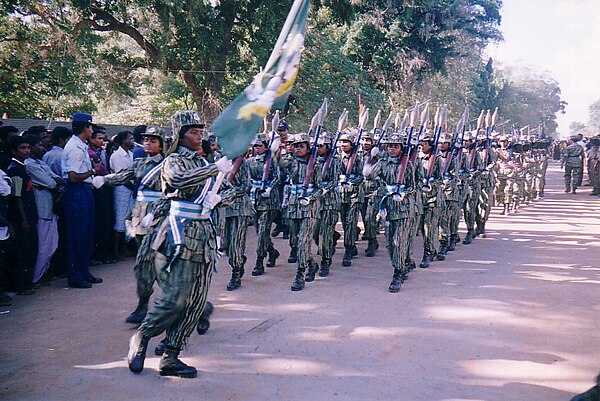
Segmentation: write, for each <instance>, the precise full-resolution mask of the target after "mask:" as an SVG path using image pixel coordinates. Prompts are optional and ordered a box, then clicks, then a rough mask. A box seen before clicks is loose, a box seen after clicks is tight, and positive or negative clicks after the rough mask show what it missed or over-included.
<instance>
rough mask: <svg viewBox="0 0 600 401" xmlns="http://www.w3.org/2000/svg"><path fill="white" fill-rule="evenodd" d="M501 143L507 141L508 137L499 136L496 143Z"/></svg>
mask: <svg viewBox="0 0 600 401" xmlns="http://www.w3.org/2000/svg"><path fill="white" fill-rule="evenodd" d="M502 141H508V136H506V135H500V138H498V142H502Z"/></svg>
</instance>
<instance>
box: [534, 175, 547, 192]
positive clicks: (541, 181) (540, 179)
mask: <svg viewBox="0 0 600 401" xmlns="http://www.w3.org/2000/svg"><path fill="white" fill-rule="evenodd" d="M545 188H546V174H545V171H540V172H538V173H537V174H536V177H535V191H536V193H537V194H538V195H541V194H543V193H544V189H545Z"/></svg>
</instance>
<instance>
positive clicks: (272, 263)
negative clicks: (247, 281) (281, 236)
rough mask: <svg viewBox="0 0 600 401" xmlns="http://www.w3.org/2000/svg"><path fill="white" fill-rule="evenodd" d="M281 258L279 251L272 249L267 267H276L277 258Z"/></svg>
mask: <svg viewBox="0 0 600 401" xmlns="http://www.w3.org/2000/svg"><path fill="white" fill-rule="evenodd" d="M278 257H279V251H278V250H277V249H275V248H271V250H270V251H269V260H267V267H275V263H277V258H278Z"/></svg>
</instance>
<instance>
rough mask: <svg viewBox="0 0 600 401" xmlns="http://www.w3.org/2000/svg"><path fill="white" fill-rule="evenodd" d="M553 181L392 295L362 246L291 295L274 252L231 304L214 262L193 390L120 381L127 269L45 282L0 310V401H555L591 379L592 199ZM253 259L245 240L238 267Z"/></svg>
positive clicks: (383, 269) (595, 297)
mask: <svg viewBox="0 0 600 401" xmlns="http://www.w3.org/2000/svg"><path fill="white" fill-rule="evenodd" d="M561 180H562V177H561V173H560V171H559V169H558V166H557V165H556V164H551V167H550V169H549V172H548V181H549V184H548V187H547V191H546V197H545V198H544V199H543V200H540V201H537V202H535V203H534V204H531V205H529V206H526V207H523V208H522V209H520V210H519V212H518V213H516V214H512V215H510V216H500V215H499V212H498V210H494V211H493V215H492V217H491V219H490V222H489V227H488V237H487V238H485V239H477V240H475V241H474V242H473V244H471V245H469V246H465V245H460V246H459V247H458V248H457V250H456V251H455V252H453V253H451V254H449V256H448V258H447V259H446V261H445V262H435V263H433V264H432V266H431V267H430V268H429V269H426V270H424V269H417V270H416V271H414V272H413V273H412V275H411V277H410V278H409V280H408V281H407V282H406V283H405V284H404V285H403V286H402V290H401V291H400V292H399V293H397V294H390V293H389V292H388V291H387V287H388V284H389V281H390V279H391V274H392V271H391V268H390V265H389V261H388V257H387V254H386V252H384V250H383V249H381V250H380V251H379V252H378V254H377V256H376V257H374V258H366V257H364V253H363V251H364V249H365V248H366V243H365V242H364V241H361V242H360V243H359V248H360V256H359V257H358V258H356V259H354V262H353V265H352V267H349V268H342V267H341V258H342V254H343V251H342V250H341V248H339V247H338V252H337V253H336V255H335V257H334V266H332V273H331V275H330V277H328V278H326V279H323V278H317V280H315V282H313V283H307V285H306V288H305V290H303V291H300V292H292V291H290V284H291V282H292V280H293V277H294V272H295V269H294V267H293V266H292V265H289V264H287V263H286V262H285V259H286V258H287V253H288V248H287V247H286V244H285V241H284V240H283V239H281V238H279V239H276V246H277V247H278V248H279V249H280V250H284V251H283V252H282V256H283V257H282V258H280V260H279V262H278V265H277V266H276V267H274V268H269V269H267V273H266V274H265V275H264V276H262V277H251V276H250V275H249V274H247V275H246V276H245V277H244V279H243V284H242V288H240V289H239V290H237V291H234V292H227V291H226V290H225V285H226V283H227V281H228V278H229V269H228V267H227V263H226V260H221V261H220V262H219V266H218V268H219V272H218V274H216V275H215V276H214V280H213V284H212V287H211V290H210V299H211V300H212V301H213V303H214V304H215V306H216V309H215V313H214V315H213V318H212V320H211V324H212V326H211V328H210V330H209V332H208V333H207V334H206V335H204V336H198V335H197V334H195V333H194V334H193V335H192V337H191V338H190V341H189V344H188V347H187V349H186V350H185V351H184V352H183V353H182V359H183V360H184V361H185V362H186V363H189V364H191V365H193V366H195V367H197V368H198V370H199V374H198V378H196V379H179V378H163V377H160V376H159V375H158V362H159V358H158V357H155V356H154V355H150V356H149V358H148V359H147V360H146V368H145V370H144V371H143V373H142V374H141V375H134V374H132V373H130V372H129V370H128V369H127V364H126V361H125V356H126V354H127V344H128V339H129V337H130V336H131V335H132V333H133V330H132V329H131V327H129V326H128V325H126V324H125V323H124V322H123V321H124V318H125V317H126V316H127V314H128V313H129V312H130V311H131V310H132V309H133V307H134V306H135V302H136V299H135V289H134V288H135V286H134V281H133V271H132V268H133V260H131V259H129V260H128V261H126V262H122V263H119V264H116V265H112V266H100V267H98V268H93V273H94V274H96V275H99V276H101V277H103V278H104V283H103V284H100V285H95V286H94V287H93V288H92V289H88V290H81V289H69V288H66V287H65V285H66V283H65V280H56V281H53V282H52V286H51V287H44V288H42V289H41V290H40V291H38V293H37V294H36V295H34V296H29V297H25V296H19V297H17V298H15V299H14V302H13V306H11V307H2V308H0V335H1V337H0V338H2V346H1V347H0V399H6V400H122V399H127V400H141V399H153V400H391V399H395V400H444V401H449V400H545V401H552V400H557V401H558V400H561V401H562V400H569V399H570V398H571V397H572V396H573V395H574V394H575V393H577V392H581V391H584V390H585V389H587V388H589V387H590V386H591V385H592V382H593V380H594V378H595V375H596V374H597V373H598V371H599V370H600V358H598V356H599V355H600V341H599V339H598V333H599V332H600V327H599V326H600V324H599V320H598V316H599V312H600V291H599V288H600V287H599V284H600V264H599V262H598V255H599V254H600V253H599V247H600V199H598V198H597V197H591V196H588V193H589V191H590V187H586V188H582V191H580V193H578V194H577V195H572V194H565V193H564V192H563V191H562V188H563V187H562V184H561ZM419 244H420V241H419V240H418V241H417V249H418V247H419V246H420V245H419ZM254 246H255V235H254V232H253V231H249V241H248V252H247V254H248V255H250V257H249V259H250V260H249V263H248V264H249V265H250V269H251V268H252V263H251V261H252V259H253V255H254ZM340 246H341V242H340ZM415 256H417V257H418V256H420V255H418V254H416V255H415ZM157 341H158V339H154V340H153V341H152V342H151V348H153V347H154V345H155V344H156V343H157Z"/></svg>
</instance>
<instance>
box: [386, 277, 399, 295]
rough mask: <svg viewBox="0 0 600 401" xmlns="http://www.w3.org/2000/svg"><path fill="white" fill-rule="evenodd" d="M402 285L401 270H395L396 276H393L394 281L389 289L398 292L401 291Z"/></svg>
mask: <svg viewBox="0 0 600 401" xmlns="http://www.w3.org/2000/svg"><path fill="white" fill-rule="evenodd" d="M401 285H402V278H401V275H400V272H394V276H393V277H392V282H391V283H390V286H389V288H388V291H389V292H391V293H396V292H398V291H400V286H401Z"/></svg>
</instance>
